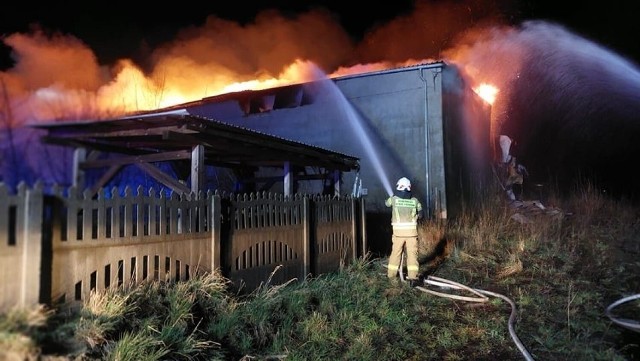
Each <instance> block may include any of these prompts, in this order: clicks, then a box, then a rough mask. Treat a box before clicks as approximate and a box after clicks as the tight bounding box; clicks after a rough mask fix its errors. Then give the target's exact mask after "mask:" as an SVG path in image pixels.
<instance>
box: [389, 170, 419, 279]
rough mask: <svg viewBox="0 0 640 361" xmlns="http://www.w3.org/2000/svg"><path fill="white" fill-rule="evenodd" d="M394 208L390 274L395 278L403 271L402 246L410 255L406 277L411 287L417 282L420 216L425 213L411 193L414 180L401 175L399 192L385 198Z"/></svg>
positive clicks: (390, 277) (408, 256) (392, 214)
mask: <svg viewBox="0 0 640 361" xmlns="http://www.w3.org/2000/svg"><path fill="white" fill-rule="evenodd" d="M385 205H386V206H387V207H391V228H392V230H393V234H392V236H391V241H392V247H391V255H390V256H389V263H388V264H387V277H389V279H395V278H396V277H397V276H398V271H400V272H402V270H401V269H399V268H400V263H401V260H402V252H403V248H404V249H406V255H407V279H408V281H409V284H410V285H411V286H416V285H418V282H419V280H418V277H419V276H418V271H419V263H418V219H421V218H422V216H423V212H422V204H421V203H420V201H418V199H417V198H416V197H413V196H412V195H411V182H410V181H409V179H407V178H406V177H402V178H400V179H399V180H398V183H397V184H396V192H395V194H394V195H392V196H390V197H389V198H387V200H386V201H385Z"/></svg>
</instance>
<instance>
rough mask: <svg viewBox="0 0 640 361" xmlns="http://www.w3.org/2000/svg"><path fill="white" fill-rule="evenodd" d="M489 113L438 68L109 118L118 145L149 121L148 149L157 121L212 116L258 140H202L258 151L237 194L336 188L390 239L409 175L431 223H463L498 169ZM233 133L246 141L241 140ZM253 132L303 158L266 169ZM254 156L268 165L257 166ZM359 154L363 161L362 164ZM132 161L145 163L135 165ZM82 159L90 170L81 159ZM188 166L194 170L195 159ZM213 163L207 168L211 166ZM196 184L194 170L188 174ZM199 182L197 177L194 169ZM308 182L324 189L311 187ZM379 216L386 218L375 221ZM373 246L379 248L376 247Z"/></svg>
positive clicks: (58, 130) (242, 166) (237, 172)
mask: <svg viewBox="0 0 640 361" xmlns="http://www.w3.org/2000/svg"><path fill="white" fill-rule="evenodd" d="M490 112H491V108H490V105H489V104H488V103H486V102H485V101H484V100H482V99H481V98H480V97H479V96H478V95H477V94H476V93H475V92H474V91H473V90H472V89H471V87H470V86H469V84H466V83H465V80H464V78H463V77H462V75H461V73H460V71H459V69H457V68H456V67H455V66H452V65H450V64H447V63H445V62H432V63H423V64H418V65H412V66H406V67H399V68H392V69H386V70H381V71H372V72H366V73H360V74H355V75H345V76H338V77H333V78H323V79H319V80H314V81H308V82H302V83H297V84H289V85H284V86H278V87H272V88H267V89H262V90H245V91H238V92H231V93H225V94H220V95H216V96H212V97H207V98H203V99H201V100H197V101H192V102H189V103H184V104H179V105H176V106H172V107H168V108H163V109H159V110H157V111H151V112H144V113H142V114H137V115H133V116H127V117H123V118H117V119H112V120H110V121H109V122H110V124H113V125H114V126H116V128H114V129H112V130H111V131H110V133H109V139H110V142H111V141H113V139H115V138H117V137H119V136H125V135H126V136H130V135H131V134H128V133H127V132H126V131H121V132H120V133H117V134H119V135H115V134H116V133H112V132H113V131H116V129H117V125H118V124H119V123H122V124H123V123H125V122H128V123H130V124H132V123H136V122H137V124H138V125H140V124H148V125H144V126H136V129H138V130H137V132H136V133H135V136H136V139H138V141H140V142H141V143H140V144H142V143H144V139H143V138H145V137H151V136H152V135H153V134H152V133H153V131H151V130H150V128H154V127H155V126H154V125H153V123H154V120H156V121H158V122H159V121H160V119H163V121H167V119H169V122H170V123H171V124H170V126H171V127H174V128H172V129H171V130H172V131H173V130H176V129H184V128H185V126H181V122H184V124H187V123H189V122H192V121H193V120H198V121H199V122H201V121H202V120H210V121H211V122H212V123H211V124H214V123H215V124H224V125H225V126H231V127H233V129H237V130H243V131H246V132H249V133H248V134H240V133H233V132H231V133H226V134H225V138H224V140H223V139H222V136H221V137H219V139H216V134H220V133H216V132H210V133H209V134H208V138H207V139H206V140H201V141H202V143H203V144H204V143H208V144H209V146H210V147H213V144H215V143H219V147H218V149H217V154H221V153H224V150H225V147H226V149H228V151H229V152H236V151H237V150H238V149H241V148H245V153H247V152H248V153H250V152H251V151H253V153H254V154H253V155H251V154H248V153H247V154H245V155H244V158H243V159H244V161H240V162H236V164H235V165H232V166H230V165H229V164H226V165H225V167H228V168H232V172H233V176H234V179H235V182H234V183H235V184H234V185H233V189H229V190H230V191H236V192H254V191H255V192H284V193H285V194H287V193H292V192H295V193H308V194H315V193H326V192H327V184H329V185H330V186H331V187H329V188H330V192H333V193H335V194H337V195H348V194H352V195H356V196H362V197H365V200H366V212H367V217H369V218H368V221H367V227H368V233H369V234H372V235H374V234H375V235H385V236H384V237H383V239H385V240H386V239H387V237H386V234H388V232H389V231H388V230H387V229H386V228H387V227H386V226H388V215H387V213H388V211H387V210H386V209H385V207H384V200H385V199H386V198H387V197H388V196H389V195H390V194H391V193H392V192H393V185H394V184H395V182H396V180H397V179H399V178H400V177H408V178H409V179H411V181H412V185H413V187H412V190H413V193H414V195H415V196H417V197H418V198H419V199H422V200H423V204H424V206H425V208H426V210H427V215H428V216H429V217H432V218H442V219H444V218H451V217H455V216H456V215H457V214H459V213H460V212H461V210H462V207H463V205H464V203H465V202H468V201H470V200H472V199H473V198H474V196H476V195H478V194H479V193H480V192H481V191H482V190H483V189H485V188H486V187H487V186H488V184H489V182H490V174H491V171H490V170H491V168H490V167H491V162H492V151H491V129H490V128H491V120H490ZM100 122H104V121H100ZM205 123H206V122H205ZM96 124H97V123H96ZM199 124H200V123H199ZM39 127H41V128H44V129H46V130H47V132H48V135H47V137H45V140H47V141H50V142H51V141H53V142H58V143H62V144H64V145H73V146H75V147H78V146H81V147H92V146H97V145H100V144H101V145H102V147H103V149H102V150H105V149H106V148H104V140H105V139H106V138H101V140H100V141H99V142H95V141H94V140H92V141H89V142H84V143H83V142H80V141H79V139H81V138H82V137H83V134H82V133H84V134H85V135H86V134H89V133H91V134H93V133H95V130H96V129H97V128H96V127H94V126H92V125H91V123H85V127H84V128H82V129H81V130H80V132H81V133H77V132H73V133H69V134H71V135H69V134H67V135H66V136H65V135H64V133H65V129H67V128H68V127H66V126H64V125H63V126H61V125H60V124H54V125H40V126H39ZM186 128H189V129H190V133H192V132H193V131H196V128H198V126H197V125H194V124H192V123H190V125H189V126H187V127H186ZM165 130H166V129H165ZM174 133H176V132H173V133H172V134H174ZM230 134H231V135H230ZM233 134H236V135H235V136H236V137H238V138H236V139H237V141H236V142H235V143H234V141H233V136H234V135H233ZM256 134H259V135H268V136H270V138H269V139H264V140H260V141H261V142H262V141H264V142H269V143H271V144H272V145H276V144H277V143H278V139H281V142H282V143H286V142H296V143H297V146H296V147H289V148H281V149H289V154H290V158H296V157H297V158H298V159H297V161H296V162H293V163H290V162H288V161H286V160H285V159H283V158H282V154H280V156H279V157H275V158H273V154H272V158H273V159H271V161H270V162H267V160H268V159H263V158H264V156H265V154H263V150H260V149H259V148H255V149H253V150H251V149H250V148H246V147H247V143H246V142H244V143H243V140H242V139H245V138H246V137H248V136H249V137H251V136H253V137H255V135H256ZM114 135H115V138H114ZM174 135H175V134H174ZM155 136H156V137H158V138H157V140H156V141H155V145H157V146H160V145H162V144H164V145H167V144H169V143H171V142H172V143H175V144H180V142H186V143H183V145H184V144H190V145H193V146H194V149H196V148H195V145H196V144H197V143H198V142H199V141H197V140H196V141H194V138H191V140H189V141H187V137H186V136H185V134H182V135H181V136H182V138H181V137H178V136H174V137H172V136H168V135H166V134H165V133H162V134H160V133H157V134H155ZM134 143H135V142H132V140H131V139H127V141H126V143H122V144H119V145H118V147H116V148H109V149H110V151H115V152H118V151H120V152H124V151H125V150H126V149H131V148H132V147H133V146H132V144H134ZM220 144H221V146H220ZM254 144H255V142H254ZM140 146H141V145H140ZM276 146H277V145H276ZM118 149H119V150H118ZM318 151H319V152H318ZM206 153H207V151H206V150H205V151H204V153H203V154H204V155H203V158H206V157H207V156H206ZM194 154H196V153H185V154H183V156H180V157H177V158H176V159H172V160H183V161H184V160H189V158H195V157H196V155H194ZM347 154H348V156H347ZM174 155H175V154H174ZM305 156H306V157H311V158H316V160H318V159H321V158H323V157H324V158H326V159H329V158H331V157H333V158H332V159H334V158H335V157H338V158H339V159H338V160H337V161H336V162H334V163H326V162H325V163H322V162H307V163H305V162H304V161H303V160H302V158H304V157H305ZM252 157H253V158H255V159H261V160H262V162H261V163H259V164H258V162H251V158H252ZM356 158H357V160H358V162H355V159H356ZM164 159H165V160H170V159H169V158H164ZM130 160H131V162H136V158H135V157H133V158H131V159H130ZM157 160H160V158H158V159H157ZM82 161H85V162H86V160H84V158H83V159H82ZM191 161H192V162H191V165H192V168H193V165H194V164H197V163H194V162H193V159H191ZM236 161H238V159H236ZM94 162H95V160H94ZM204 163H208V162H207V161H206V159H205V160H204ZM213 163H215V162H209V164H213ZM356 163H357V164H356ZM74 164H76V168H75V171H74V174H79V172H78V169H79V168H78V165H80V163H79V162H77V161H76V162H75V163H74ZM105 164H106V163H105ZM105 164H102V166H104V165H105ZM85 168H86V167H85ZM186 168H187V169H188V168H189V167H188V166H187V167H186ZM109 172H111V174H108V173H109ZM153 172H154V173H156V174H155V175H154V178H156V179H158V180H160V181H161V182H164V183H165V184H166V183H167V182H171V183H173V184H174V185H173V186H172V188H173V189H174V190H175V189H176V188H178V189H179V184H181V183H184V182H179V181H170V180H169V178H170V177H168V176H163V175H160V174H158V172H157V170H154V171H153ZM106 173H107V174H108V175H105V174H103V175H101V176H99V177H98V178H99V185H101V186H102V185H106V184H108V180H109V179H110V178H112V177H113V176H114V174H115V173H116V169H115V168H114V167H111V168H110V170H108V171H107V172H106ZM207 174H209V173H206V172H203V173H200V175H198V177H202V178H205V179H203V181H202V182H198V183H194V182H193V180H192V181H191V184H192V189H193V188H194V187H193V185H194V184H197V188H199V189H202V188H204V187H205V186H204V185H205V184H211V182H209V181H208V180H207V179H206V178H207ZM188 177H189V172H188V171H187V172H186V173H185V174H184V176H183V177H182V178H183V179H187V178H188ZM191 177H192V178H193V177H194V173H193V172H192V173H191ZM178 178H181V177H178ZM309 179H315V180H321V182H305V180H309ZM76 181H77V180H76ZM83 181H84V180H83ZM84 186H85V187H91V186H92V185H88V184H84ZM215 186H216V187H219V186H221V185H220V184H217V185H215ZM183 190H184V191H186V190H187V189H186V188H185V189H183ZM378 217H382V218H381V220H382V219H384V221H382V222H377V221H376V220H377V218H378ZM372 241H373V242H372V244H375V239H373V240H372Z"/></svg>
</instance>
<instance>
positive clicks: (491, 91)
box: [473, 83, 499, 104]
mask: <svg viewBox="0 0 640 361" xmlns="http://www.w3.org/2000/svg"><path fill="white" fill-rule="evenodd" d="M473 91H475V92H476V94H478V95H479V96H480V97H481V98H482V99H484V101H486V102H487V103H489V104H493V103H494V102H495V101H496V97H497V96H498V92H499V90H498V88H497V87H495V86H493V85H491V84H487V83H482V84H480V85H478V86H477V87H475V88H473Z"/></svg>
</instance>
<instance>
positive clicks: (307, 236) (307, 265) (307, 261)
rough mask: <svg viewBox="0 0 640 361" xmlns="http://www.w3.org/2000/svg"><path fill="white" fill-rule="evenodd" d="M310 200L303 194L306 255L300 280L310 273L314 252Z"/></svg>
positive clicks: (304, 246)
mask: <svg viewBox="0 0 640 361" xmlns="http://www.w3.org/2000/svg"><path fill="white" fill-rule="evenodd" d="M310 207H311V206H310V202H309V197H306V196H302V225H303V230H302V241H303V243H304V244H303V247H302V249H304V255H303V257H304V258H303V262H304V264H303V270H304V274H303V275H302V279H300V281H303V280H304V279H305V278H306V277H307V275H308V274H309V273H311V252H312V249H311V247H312V243H311V217H310ZM314 243H315V242H314Z"/></svg>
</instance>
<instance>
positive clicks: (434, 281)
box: [400, 253, 534, 361]
mask: <svg viewBox="0 0 640 361" xmlns="http://www.w3.org/2000/svg"><path fill="white" fill-rule="evenodd" d="M403 263H404V253H403V254H402V258H401V259H400V270H402V267H403ZM400 279H401V280H402V281H403V282H406V280H405V279H404V274H403V273H402V272H400ZM424 283H425V285H433V286H437V287H440V288H448V289H455V290H463V291H468V292H469V293H471V294H473V295H474V296H461V295H455V294H450V293H445V292H439V291H434V290H431V289H429V288H426V287H423V286H416V287H415V289H417V290H419V291H422V292H425V293H429V294H432V295H435V296H439V297H445V298H451V299H455V300H460V301H468V302H487V301H489V297H487V296H492V297H497V298H501V299H502V300H504V301H506V302H507V303H509V305H510V306H511V314H510V315H509V322H508V329H509V335H510V336H511V339H512V340H513V342H514V343H515V344H516V347H517V348H518V350H519V351H520V353H522V355H523V356H524V358H525V359H526V360H527V361H534V358H533V357H532V356H531V354H530V353H529V351H527V349H526V347H525V346H524V345H523V344H522V342H521V341H520V338H519V337H518V335H517V334H516V331H515V327H514V324H515V320H516V314H517V311H516V304H515V302H513V301H512V300H511V299H510V298H509V297H507V296H505V295H502V294H500V293H496V292H491V291H487V290H481V289H477V288H471V287H468V286H465V285H463V284H460V283H457V282H454V281H450V280H447V279H445V278H440V277H435V276H427V278H425V279H424Z"/></svg>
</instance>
